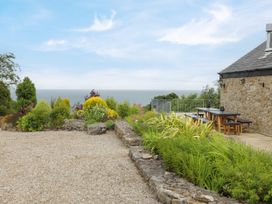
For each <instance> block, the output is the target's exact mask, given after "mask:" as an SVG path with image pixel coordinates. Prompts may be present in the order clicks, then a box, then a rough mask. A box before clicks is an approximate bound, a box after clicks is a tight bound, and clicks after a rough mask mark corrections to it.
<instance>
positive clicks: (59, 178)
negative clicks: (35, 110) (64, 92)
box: [0, 131, 157, 204]
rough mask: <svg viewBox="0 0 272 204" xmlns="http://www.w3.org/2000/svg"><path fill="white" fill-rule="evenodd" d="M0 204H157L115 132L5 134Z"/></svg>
mask: <svg viewBox="0 0 272 204" xmlns="http://www.w3.org/2000/svg"><path fill="white" fill-rule="evenodd" d="M0 203H1V204H3V203H16V204H18V203H95V204H97V203H141V204H142V203H143V204H145V203H157V201H156V199H155V198H154V195H153V194H152V192H151V191H150V189H149V188H148V186H147V184H146V183H145V182H144V181H143V179H142V178H141V176H140V175H139V174H138V171H137V169H136V167H135V166H134V164H133V163H132V162H131V160H130V159H129V157H128V149H127V148H126V147H125V146H124V145H123V144H122V143H121V141H120V140H119V139H118V138H117V137H116V136H115V135H114V133H113V132H110V133H108V134H105V135H101V136H89V135H87V134H86V133H84V132H66V131H58V132H55V131H50V132H38V133H16V132H3V131H0Z"/></svg>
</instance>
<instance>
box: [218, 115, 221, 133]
mask: <svg viewBox="0 0 272 204" xmlns="http://www.w3.org/2000/svg"><path fill="white" fill-rule="evenodd" d="M221 122H222V118H221V116H220V115H218V116H217V127H218V131H219V132H221Z"/></svg>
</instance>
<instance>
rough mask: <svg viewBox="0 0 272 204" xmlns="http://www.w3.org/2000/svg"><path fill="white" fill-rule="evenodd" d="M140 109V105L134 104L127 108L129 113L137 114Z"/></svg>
mask: <svg viewBox="0 0 272 204" xmlns="http://www.w3.org/2000/svg"><path fill="white" fill-rule="evenodd" d="M141 111H143V110H142V108H141V106H139V105H135V104H134V105H132V106H131V107H130V109H129V115H135V114H139V113H140V112H141Z"/></svg>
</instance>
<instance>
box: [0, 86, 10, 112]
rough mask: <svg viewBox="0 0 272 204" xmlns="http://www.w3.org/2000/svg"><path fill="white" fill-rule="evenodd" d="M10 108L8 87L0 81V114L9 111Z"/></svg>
mask: <svg viewBox="0 0 272 204" xmlns="http://www.w3.org/2000/svg"><path fill="white" fill-rule="evenodd" d="M10 108H11V97H10V91H9V88H8V87H7V86H6V85H5V84H4V83H3V82H2V81H0V116H4V115H6V114H8V113H9V111H10Z"/></svg>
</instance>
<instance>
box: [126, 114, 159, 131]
mask: <svg viewBox="0 0 272 204" xmlns="http://www.w3.org/2000/svg"><path fill="white" fill-rule="evenodd" d="M156 116H157V113H155V112H154V111H147V112H140V113H138V114H133V115H130V116H128V117H127V118H126V120H127V122H128V123H129V124H131V125H132V127H133V129H134V131H135V132H136V133H137V134H138V135H142V132H144V130H146V129H147V127H148V126H147V124H146V123H147V121H148V120H150V119H151V118H154V117H156Z"/></svg>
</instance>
